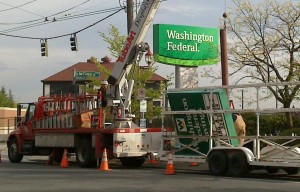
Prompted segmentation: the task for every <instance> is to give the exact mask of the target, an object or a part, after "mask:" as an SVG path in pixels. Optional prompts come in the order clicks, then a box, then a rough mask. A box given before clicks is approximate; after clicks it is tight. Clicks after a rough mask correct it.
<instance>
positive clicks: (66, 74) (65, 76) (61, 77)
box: [41, 61, 167, 83]
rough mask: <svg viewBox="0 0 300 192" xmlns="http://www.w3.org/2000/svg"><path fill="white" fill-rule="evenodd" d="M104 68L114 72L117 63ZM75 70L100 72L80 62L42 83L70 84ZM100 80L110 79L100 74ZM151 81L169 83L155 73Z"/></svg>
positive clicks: (89, 63) (94, 66)
mask: <svg viewBox="0 0 300 192" xmlns="http://www.w3.org/2000/svg"><path fill="white" fill-rule="evenodd" d="M101 64H102V66H104V67H105V68H106V69H107V70H109V71H112V69H113V67H114V65H115V63H114V62H103V63H101ZM74 70H76V71H83V72H85V71H93V72H99V69H98V68H97V66H96V65H95V64H94V63H92V62H89V61H87V62H79V63H76V64H75V65H72V66H71V67H68V68H66V69H64V70H62V71H60V72H58V73H56V74H54V75H51V76H50V77H47V78H46V79H43V80H41V82H43V83H44V82H70V81H73V80H74ZM99 79H100V80H107V79H108V77H106V75H101V74H100V78H99ZM149 80H150V81H167V79H165V78H164V77H162V76H160V75H158V74H156V73H154V74H153V75H152V76H151V78H150V79H149Z"/></svg>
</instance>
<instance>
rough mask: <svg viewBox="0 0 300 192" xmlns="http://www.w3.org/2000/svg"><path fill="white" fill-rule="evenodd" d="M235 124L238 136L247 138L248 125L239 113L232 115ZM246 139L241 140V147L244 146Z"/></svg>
mask: <svg viewBox="0 0 300 192" xmlns="http://www.w3.org/2000/svg"><path fill="white" fill-rule="evenodd" d="M232 118H233V122H234V127H235V130H236V134H237V136H239V137H241V136H242V137H244V136H246V123H245V121H244V119H243V117H242V116H241V115H240V114H238V113H233V114H232ZM244 141H245V139H244V138H239V146H240V147H242V146H243V145H244Z"/></svg>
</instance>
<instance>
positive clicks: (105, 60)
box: [101, 56, 111, 64]
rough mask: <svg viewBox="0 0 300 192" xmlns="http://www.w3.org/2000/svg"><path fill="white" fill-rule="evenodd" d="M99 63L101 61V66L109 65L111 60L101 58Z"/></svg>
mask: <svg viewBox="0 0 300 192" xmlns="http://www.w3.org/2000/svg"><path fill="white" fill-rule="evenodd" d="M101 61H102V62H101V64H109V63H110V61H111V58H109V57H107V56H105V57H103V58H101Z"/></svg>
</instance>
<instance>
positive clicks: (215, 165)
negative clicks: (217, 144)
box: [208, 151, 228, 176]
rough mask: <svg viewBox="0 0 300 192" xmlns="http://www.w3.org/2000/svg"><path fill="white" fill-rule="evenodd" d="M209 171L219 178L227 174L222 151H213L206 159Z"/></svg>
mask: <svg viewBox="0 0 300 192" xmlns="http://www.w3.org/2000/svg"><path fill="white" fill-rule="evenodd" d="M208 167H209V171H210V172H211V174H213V175H217V176H221V175H224V174H225V173H226V172H227V169H228V158H227V155H226V154H225V153H224V152H222V151H214V152H212V154H210V155H209V157H208Z"/></svg>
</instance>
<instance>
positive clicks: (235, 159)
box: [229, 151, 249, 177]
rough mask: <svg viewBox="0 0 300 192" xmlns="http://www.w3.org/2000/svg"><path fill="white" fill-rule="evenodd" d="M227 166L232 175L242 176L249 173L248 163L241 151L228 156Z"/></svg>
mask: <svg viewBox="0 0 300 192" xmlns="http://www.w3.org/2000/svg"><path fill="white" fill-rule="evenodd" d="M229 168H230V172H231V175H232V176H234V177H244V176H245V175H246V174H247V173H249V164H248V162H247V159H246V156H245V154H244V153H243V152H240V151H239V152H237V153H235V154H234V155H232V157H231V158H230V161H229Z"/></svg>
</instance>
